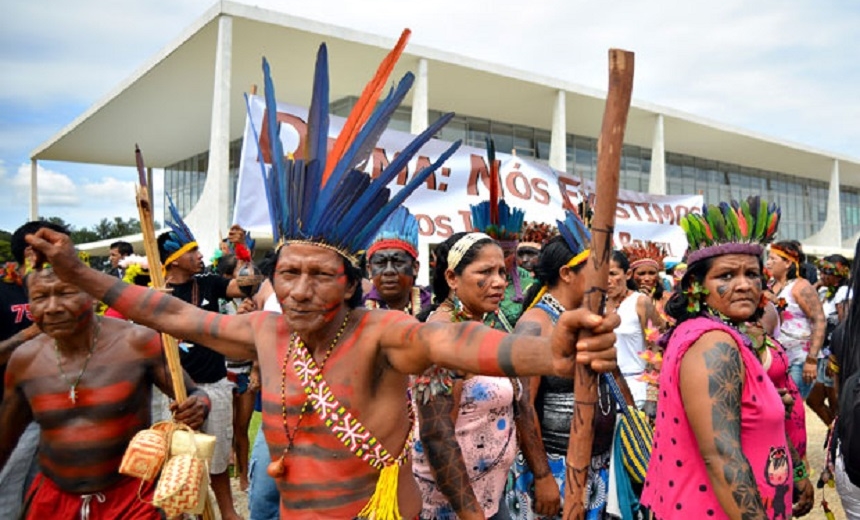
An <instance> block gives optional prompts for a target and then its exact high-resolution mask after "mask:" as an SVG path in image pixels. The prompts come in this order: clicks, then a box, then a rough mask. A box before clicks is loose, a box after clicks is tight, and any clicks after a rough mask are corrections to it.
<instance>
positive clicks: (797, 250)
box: [773, 240, 806, 280]
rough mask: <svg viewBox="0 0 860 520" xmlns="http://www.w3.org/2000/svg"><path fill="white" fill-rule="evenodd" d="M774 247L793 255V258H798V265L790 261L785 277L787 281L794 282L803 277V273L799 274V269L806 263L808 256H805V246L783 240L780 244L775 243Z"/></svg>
mask: <svg viewBox="0 0 860 520" xmlns="http://www.w3.org/2000/svg"><path fill="white" fill-rule="evenodd" d="M773 245H774V246H776V247H777V248H779V249H782V250H784V251H788V252H789V253H793V254H794V255H793V256H795V257H797V263H794V262H791V261H789V264H788V272H787V273H786V275H785V279H786V280H794V279H795V278H797V277H798V276H802V275H803V273H802V272H798V269H797V268H798V267H799V266H801V265H803V263H804V262H806V255H805V254H803V246H801V245H800V242H798V241H797V240H781V241H779V242H774V244H773Z"/></svg>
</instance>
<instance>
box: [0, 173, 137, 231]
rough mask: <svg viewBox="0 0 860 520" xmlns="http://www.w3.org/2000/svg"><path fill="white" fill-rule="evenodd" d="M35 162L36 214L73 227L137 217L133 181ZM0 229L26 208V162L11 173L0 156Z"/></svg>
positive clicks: (21, 217)
mask: <svg viewBox="0 0 860 520" xmlns="http://www.w3.org/2000/svg"><path fill="white" fill-rule="evenodd" d="M74 178H75V179H77V181H75V180H73V177H72V176H70V175H68V174H66V173H62V172H59V171H55V170H53V169H49V168H45V167H44V166H43V165H41V164H39V165H38V170H37V182H38V185H39V201H38V202H39V216H43V217H52V216H58V217H61V218H63V219H64V220H65V221H66V222H68V223H69V224H72V225H73V226H75V227H76V228H83V227H91V226H92V225H93V224H95V223H97V222H99V221H100V220H101V219H103V218H107V219H112V218H114V217H122V218H124V219H128V218H137V206H136V204H135V190H134V181H131V180H127V181H126V180H121V179H118V178H116V177H113V176H110V175H108V176H104V177H94V179H92V180H90V179H86V178H82V177H81V176H75V177H74ZM0 185H2V186H4V188H5V189H3V190H0V205H2V207H3V210H2V212H0V229H14V228H16V227H17V226H18V225H20V224H22V223H23V222H25V221H27V220H28V218H29V212H30V207H29V204H30V165H29V164H21V165H20V166H19V167H18V169H17V170H16V171H15V173H14V174H11V172H10V171H9V169H8V168H7V167H6V164H5V162H4V161H2V160H0Z"/></svg>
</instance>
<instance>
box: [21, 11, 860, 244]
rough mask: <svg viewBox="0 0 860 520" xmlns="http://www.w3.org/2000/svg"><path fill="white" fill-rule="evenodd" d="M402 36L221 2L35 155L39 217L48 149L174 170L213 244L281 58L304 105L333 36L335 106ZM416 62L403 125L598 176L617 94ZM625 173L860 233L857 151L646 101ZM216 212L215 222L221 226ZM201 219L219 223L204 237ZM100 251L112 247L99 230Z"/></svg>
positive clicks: (284, 83)
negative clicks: (260, 87) (137, 157)
mask: <svg viewBox="0 0 860 520" xmlns="http://www.w3.org/2000/svg"><path fill="white" fill-rule="evenodd" d="M391 36H392V38H388V37H385V38H383V37H380V36H375V35H370V34H366V33H362V32H359V31H355V30H352V29H348V28H342V27H334V26H331V25H327V24H323V23H320V22H315V21H310V20H306V19H301V18H296V17H293V16H290V15H288V14H284V13H280V12H274V11H268V10H264V9H260V8H257V7H253V6H248V5H244V4H237V3H233V2H229V1H220V2H217V3H216V4H215V5H213V6H212V7H211V8H210V9H209V10H208V11H207V12H206V13H204V14H203V15H202V16H201V17H200V18H199V19H198V20H197V21H196V22H195V23H194V24H192V25H191V26H190V27H188V28H187V29H186V30H185V31H184V32H183V33H182V34H180V35H179V36H178V37H177V39H176V40H175V41H174V42H173V43H172V44H170V45H168V46H167V47H166V48H164V49H163V50H162V51H161V52H159V53H158V54H157V55H155V56H153V57H152V58H151V59H150V60H148V61H147V62H146V63H144V64H142V65H141V67H140V68H139V69H138V70H137V71H136V72H135V73H134V74H133V75H132V76H131V77H129V78H128V79H127V80H126V81H124V82H123V83H121V84H120V85H117V86H116V88H115V89H114V90H113V91H112V92H111V93H110V94H108V95H107V96H106V97H105V98H104V99H102V100H101V101H99V102H98V103H96V104H95V105H93V106H92V107H90V108H89V109H88V110H87V111H86V112H84V113H83V114H81V115H80V116H79V117H78V118H77V119H75V120H74V121H73V122H72V123H70V124H69V125H68V126H67V127H65V128H63V129H62V130H61V131H59V132H58V133H57V134H56V135H54V136H52V137H51V138H50V139H49V140H48V141H46V142H45V143H43V144H41V145H40V146H39V147H37V148H36V149H35V150H33V151H32V153H31V162H32V177H33V178H32V190H33V192H32V194H31V209H30V216H31V218H34V216H36V215H38V207H37V202H36V201H37V198H36V193H37V190H38V179H37V178H36V171H37V168H36V165H37V162H38V161H40V160H51V161H70V162H83V163H90V164H106V165H122V166H133V165H134V154H133V151H134V145H135V143H138V144H139V145H140V147H141V149H142V150H143V151H144V156H145V158H146V163H147V166H148V167H150V168H161V169H164V174H165V190H166V191H167V192H169V193H170V194H171V196H172V197H173V199H174V201H175V202H176V203H177V206H178V207H179V208H180V210H181V211H183V212H186V213H188V216H187V219H186V221H187V222H188V224H189V225H190V226H191V227H192V229H194V230H195V232H197V233H198V237H197V238H198V240H199V241H200V242H201V248H202V249H203V250H204V251H206V250H210V249H212V248H214V245H215V243H216V242H217V240H218V236H217V233H218V229H219V228H220V229H221V230H226V229H227V227H228V226H229V223H230V221H231V211H232V207H233V196H234V195H233V194H234V189H235V181H236V172H237V167H238V160H239V157H238V153H239V146H240V140H241V136H242V132H243V129H244V121H245V103H244V100H243V96H242V94H243V93H244V92H246V91H248V90H250V89H251V88H252V85H255V84H259V83H260V82H261V78H262V73H261V68H260V64H261V58H262V56H266V57H267V58H268V60H269V61H270V63H271V64H272V68H273V77H274V79H275V82H276V86H277V88H278V98H279V101H282V102H286V103H291V104H294V105H305V106H306V105H307V104H308V103H309V101H310V89H311V83H312V71H313V62H314V59H315V55H316V49H317V47H318V46H319V44H320V43H321V42H326V43H327V44H328V47H329V62H330V71H331V78H332V81H331V100H332V112H333V113H335V114H338V115H344V114H346V113H347V112H348V111H349V109H350V107H351V104H352V102H353V101H354V99H355V97H354V96H357V95H358V93H360V92H361V89H362V87H363V85H364V83H365V82H366V81H367V79H368V78H369V76H370V74H371V71H373V70H375V67H376V65H377V64H378V62H379V60H380V59H381V57H382V56H384V54H385V53H386V52H387V51H388V49H390V47H391V46H392V45H393V42H394V40H393V37H394V36H396V35H391ZM406 70H411V71H413V72H414V73H415V74H416V82H415V87H413V91H412V93H411V94H410V96H409V98H407V103H408V104H409V106H408V107H401V109H400V110H399V111H398V113H397V114H396V116H395V118H394V121H393V123H392V126H393V127H395V128H397V129H401V130H411V131H412V132H418V131H420V130H422V129H423V128H424V127H425V126H426V125H427V122H428V120H432V119H434V118H435V115H436V114H438V113H441V112H449V111H453V112H456V113H457V117H456V118H455V119H454V121H452V123H451V124H450V125H449V126H448V127H447V128H446V129H445V130H444V131H443V132H442V133H441V135H440V138H442V139H446V140H454V139H457V138H463V139H464V140H465V143H467V144H471V145H473V146H483V143H484V137H485V136H486V135H490V136H491V137H493V139H494V140H495V142H496V147H497V149H499V150H509V149H510V150H516V153H517V155H519V156H521V157H531V158H534V159H536V160H539V161H544V162H547V163H549V164H550V165H551V166H552V167H553V168H555V169H557V170H560V171H565V170H566V171H568V172H573V173H575V174H576V175H577V176H580V175H582V176H585V177H592V178H593V176H594V172H595V170H596V159H597V158H596V138H597V135H598V133H599V131H600V125H601V117H602V114H603V105H604V99H605V92H601V91H597V90H593V89H589V88H584V87H582V86H579V85H575V84H571V83H568V82H565V81H561V80H557V79H553V78H548V77H541V76H538V75H535V74H533V73H527V72H523V71H519V70H514V69H511V68H508V67H505V66H503V65H498V64H492V63H484V62H480V61H477V60H473V59H470V58H468V57H464V56H459V55H456V54H452V53H448V52H442V51H439V50H436V49H432V48H427V47H421V46H417V45H409V46H407V48H406V52H405V53H404V55H403V57H402V58H401V60H400V63H399V65H398V67H397V69H396V70H395V72H394V75H395V76H397V75H402V74H403V73H404V72H405V71H406ZM621 185H622V187H623V188H627V189H632V190H637V191H647V192H651V193H668V194H678V193H699V192H701V193H702V194H703V195H704V198H705V201H706V202H716V201H719V200H727V199H729V198H741V197H746V196H747V195H749V194H753V193H759V194H761V195H762V196H763V197H766V198H767V199H768V200H774V201H776V202H778V203H779V204H780V205H781V206H782V208H783V223H782V224H781V226H780V230H781V232H780V236H781V238H794V239H798V240H801V241H802V242H803V243H804V245H805V247H806V248H807V250H808V251H809V252H813V253H819V254H823V253H830V252H843V253H846V252H850V253H853V247H854V243H855V241H856V240H857V238H858V236H860V160H858V159H855V158H850V157H845V156H840V155H836V154H833V153H829V152H826V151H823V150H817V149H813V148H811V147H808V146H804V145H801V144H796V143H788V142H784V141H780V140H778V139H773V138H770V137H767V136H764V135H759V134H755V133H752V132H748V131H745V130H742V129H737V128H731V127H729V126H727V125H723V124H720V123H718V122H714V121H710V120H706V119H704V118H700V117H697V116H695V115H691V114H686V113H682V112H679V111H677V110H673V109H671V108H666V107H661V106H657V105H654V104H651V103H647V102H644V101H641V100H635V99H634V101H633V103H632V106H631V108H630V114H629V119H628V125H627V132H626V136H625V148H624V158H623V160H622V177H621ZM213 224H214V225H213ZM202 233H207V234H205V235H203V234H202ZM92 246H94V247H92V248H91V249H93V250H95V251H99V250H101V249H102V248H104V249H106V246H107V244H93V245H92Z"/></svg>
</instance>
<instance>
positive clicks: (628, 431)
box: [601, 374, 654, 484]
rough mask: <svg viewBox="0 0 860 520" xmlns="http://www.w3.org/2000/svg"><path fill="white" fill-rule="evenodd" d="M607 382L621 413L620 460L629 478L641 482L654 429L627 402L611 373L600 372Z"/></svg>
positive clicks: (619, 426) (643, 479) (646, 419)
mask: <svg viewBox="0 0 860 520" xmlns="http://www.w3.org/2000/svg"><path fill="white" fill-rule="evenodd" d="M601 377H603V378H604V379H605V381H606V382H607V383H608V385H609V388H610V390H611V391H612V395H613V396H614V397H615V401H616V402H617V403H618V407H619V408H620V409H621V415H620V417H619V418H618V430H619V432H618V434H619V436H620V437H621V455H622V456H621V462H622V463H623V464H624V469H626V470H627V474H628V475H630V479H631V480H632V481H633V482H635V483H637V484H642V483H643V482H645V474H646V473H647V472H648V463H649V462H650V461H651V445H652V444H653V440H654V439H653V435H654V429H653V428H652V427H651V423H649V422H648V417H646V415H645V414H644V413H643V412H642V411H641V410H638V409H636V407H635V406H632V405H629V404H627V402H626V401H625V399H624V397H623V395H622V393H621V389H620V388H618V383H616V382H615V378H613V377H612V375H611V374H601Z"/></svg>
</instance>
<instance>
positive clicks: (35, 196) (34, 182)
mask: <svg viewBox="0 0 860 520" xmlns="http://www.w3.org/2000/svg"><path fill="white" fill-rule="evenodd" d="M38 171H39V162H38V161H36V159H30V221H31V222H32V221H34V220H39V175H38Z"/></svg>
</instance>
